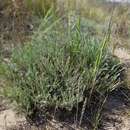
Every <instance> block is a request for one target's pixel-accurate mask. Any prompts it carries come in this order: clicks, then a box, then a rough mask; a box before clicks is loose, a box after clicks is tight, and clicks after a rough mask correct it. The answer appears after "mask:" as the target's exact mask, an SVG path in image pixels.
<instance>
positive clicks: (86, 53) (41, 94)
mask: <svg viewBox="0 0 130 130" xmlns="http://www.w3.org/2000/svg"><path fill="white" fill-rule="evenodd" d="M57 21H58V22H55V21H54V22H53V23H52V24H51V25H49V24H48V23H50V17H45V19H44V20H43V22H42V24H41V25H40V27H39V29H38V31H37V32H36V33H35V34H34V36H33V38H32V41H31V42H30V43H28V44H26V45H25V46H24V47H23V48H19V49H15V50H14V53H13V55H12V59H11V63H10V64H9V66H8V67H7V74H8V78H9V79H10V80H11V81H12V82H13V87H10V91H9V94H8V95H9V96H10V97H11V98H12V99H13V100H15V101H16V102H17V104H18V105H19V107H20V108H21V110H22V111H23V112H25V113H26V115H27V116H31V115H34V114H37V111H39V113H40V112H42V114H41V115H43V116H46V115H47V114H48V111H49V108H57V109H58V108H61V109H66V110H69V111H71V110H72V109H73V108H77V106H78V104H79V103H81V102H82V103H83V104H84V100H85V99H87V102H86V104H85V105H87V106H88V105H89V104H90V103H91V102H93V100H94V95H95V94H97V95H101V96H105V95H107V94H108V93H110V92H111V91H113V90H114V89H116V88H117V87H118V85H119V84H120V83H121V80H120V76H121V71H122V67H121V65H120V63H119V61H118V60H116V59H115V58H113V57H112V56H111V54H110V52H109V48H108V46H107V44H108V43H107V41H106V40H105V41H104V42H102V41H101V40H98V39H95V38H93V37H91V36H89V35H87V36H86V35H84V33H83V32H82V31H81V29H80V21H78V22H77V24H75V25H73V26H72V27H68V28H67V29H65V28H64V30H63V28H62V29H61V28H60V27H61V25H62V24H61V21H60V20H57ZM59 28H60V29H59ZM98 100H100V98H99V99H98ZM31 117H32V116H31Z"/></svg>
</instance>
